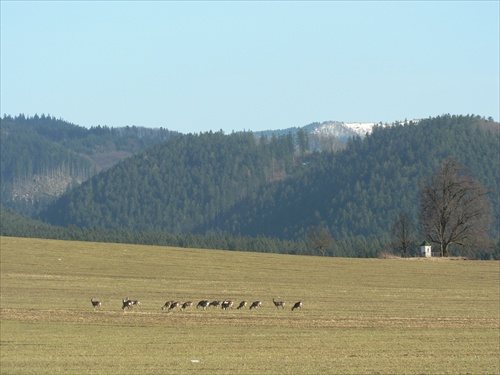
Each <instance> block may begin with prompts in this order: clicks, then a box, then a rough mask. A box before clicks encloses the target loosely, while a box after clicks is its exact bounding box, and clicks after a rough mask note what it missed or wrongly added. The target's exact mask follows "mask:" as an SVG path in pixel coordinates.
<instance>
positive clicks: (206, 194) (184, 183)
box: [42, 132, 300, 233]
mask: <svg viewBox="0 0 500 375" xmlns="http://www.w3.org/2000/svg"><path fill="white" fill-rule="evenodd" d="M297 164H298V163H297V161H296V159H295V143H294V139H293V136H292V135H291V134H289V135H287V136H282V137H272V138H271V139H270V140H268V141H267V140H264V139H262V140H257V139H256V138H255V137H254V135H253V133H251V132H244V133H233V134H231V135H224V134H223V133H222V132H217V133H213V132H209V133H204V134H200V135H192V134H188V135H182V136H179V137H176V138H175V139H174V140H171V141H170V142H166V143H163V144H160V145H157V146H155V147H153V148H151V149H148V150H146V151H145V152H143V153H141V154H139V155H137V156H134V157H131V158H129V159H126V160H124V161H122V162H121V163H119V164H118V165H116V166H115V167H113V168H111V169H109V170H107V171H104V172H102V173H100V174H99V175H97V176H95V177H93V178H92V179H90V180H89V181H86V182H84V183H83V184H82V185H81V186H80V187H78V188H77V189H74V190H73V191H71V192H68V193H67V194H65V195H64V196H62V197H61V198H60V199H59V200H58V201H57V202H55V203H54V204H53V205H51V206H50V207H49V208H48V209H47V210H46V211H45V212H44V213H43V215H42V217H43V218H44V219H46V220H48V221H49V222H51V223H53V224H58V225H65V224H74V225H77V226H84V227H94V226H97V227H106V228H113V229H117V228H130V229H133V230H155V231H167V232H177V233H180V232H190V231H194V230H195V229H196V228H198V227H202V226H204V225H205V223H206V222H209V221H213V222H217V219H218V217H219V216H220V215H223V214H224V213H225V212H227V211H228V210H229V209H231V207H232V206H233V205H235V204H236V203H238V202H241V201H243V200H246V199H252V198H254V197H255V194H256V192H257V190H258V189H259V188H260V187H261V186H262V185H265V184H267V183H271V182H273V181H277V180H280V179H283V178H285V177H286V176H288V175H289V174H290V173H293V172H294V171H296V169H297V168H298V166H297ZM299 165H300V164H299Z"/></svg>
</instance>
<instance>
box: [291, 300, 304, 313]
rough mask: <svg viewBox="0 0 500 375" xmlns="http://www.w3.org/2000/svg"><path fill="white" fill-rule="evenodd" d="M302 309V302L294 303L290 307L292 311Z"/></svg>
mask: <svg viewBox="0 0 500 375" xmlns="http://www.w3.org/2000/svg"><path fill="white" fill-rule="evenodd" d="M301 308H302V302H300V301H299V302H295V305H293V307H292V311H293V310H295V309H301Z"/></svg>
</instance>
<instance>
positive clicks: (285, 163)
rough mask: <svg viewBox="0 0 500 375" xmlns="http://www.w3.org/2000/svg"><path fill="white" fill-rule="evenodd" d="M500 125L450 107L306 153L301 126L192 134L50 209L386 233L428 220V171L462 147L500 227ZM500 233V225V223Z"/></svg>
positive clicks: (151, 225)
mask: <svg viewBox="0 0 500 375" xmlns="http://www.w3.org/2000/svg"><path fill="white" fill-rule="evenodd" d="M498 142H499V135H498V124H497V123H493V122H488V121H484V120H482V119H481V118H479V117H476V116H450V115H445V116H440V117H436V118H431V119H427V120H422V121H420V122H419V123H418V124H413V123H410V124H407V125H404V126H403V125H399V126H393V127H384V128H382V127H380V128H375V129H374V131H373V133H372V134H371V135H369V136H367V137H366V138H364V139H361V138H359V137H356V138H352V139H351V140H350V141H349V143H348V145H347V148H346V149H345V150H344V151H340V152H337V153H334V154H332V153H313V154H307V153H306V154H305V155H304V156H303V157H302V156H301V153H300V152H298V150H297V148H296V143H297V142H296V140H294V137H293V136H292V135H291V134H288V135H284V136H280V137H272V138H271V139H269V138H267V139H266V138H261V139H256V137H254V135H253V134H252V133H250V132H248V133H235V134H231V135H224V134H223V133H212V132H210V133H205V134H200V135H182V136H179V137H177V138H175V140H171V141H169V142H166V143H162V144H159V145H157V146H155V147H153V148H151V149H148V150H146V151H145V152H143V153H141V154H139V155H136V156H134V157H132V158H129V159H126V160H124V161H122V162H120V163H119V164H118V165H116V166H114V167H113V168H111V169H109V170H107V171H104V172H102V173H100V174H99V175H96V176H94V177H93V178H91V179H90V180H89V181H87V182H85V183H83V184H82V185H81V186H80V187H78V188H76V189H74V190H72V191H70V192H67V193H66V194H64V195H63V196H62V197H61V198H60V199H59V200H58V201H57V202H55V203H54V204H53V205H51V206H50V207H49V208H48V209H47V210H45V211H44V212H43V215H42V217H43V218H44V219H45V220H46V221H48V222H50V223H53V224H58V225H68V224H74V225H76V226H83V227H107V228H114V229H116V228H128V229H132V230H153V231H164V232H174V233H175V232H176V233H187V232H190V233H205V232H212V233H216V232H220V231H223V232H227V233H231V234H242V235H251V236H257V235H267V236H272V237H280V238H286V239H297V238H303V237H304V235H305V233H306V231H307V230H308V228H310V227H316V226H326V227H327V228H328V229H329V230H330V232H331V233H332V234H333V236H334V238H335V239H336V240H337V239H340V238H354V237H356V236H357V237H358V238H359V237H361V238H365V239H368V238H369V237H370V236H372V237H374V236H377V237H378V238H387V232H388V228H389V227H390V225H391V224H392V223H393V222H394V221H395V219H396V217H397V215H398V214H399V213H401V212H402V211H406V212H407V213H409V214H410V215H411V217H412V218H413V219H414V220H415V222H416V221H417V217H418V195H419V191H420V187H421V184H422V182H423V181H424V180H425V179H426V178H428V177H429V176H430V175H431V174H432V173H433V172H434V171H435V168H436V167H437V166H438V165H439V164H441V163H442V162H443V160H444V159H445V158H446V157H449V156H452V155H453V156H456V157H457V159H458V160H459V161H461V162H462V163H463V164H464V165H466V166H467V167H469V168H470V170H471V172H472V173H473V175H474V176H475V177H476V178H477V179H479V180H480V181H481V182H482V183H483V184H484V185H486V186H487V187H488V188H490V189H491V190H492V192H493V193H492V194H491V198H492V200H493V207H494V209H495V215H496V216H495V217H496V228H498V223H499V216H500V215H499V212H498V210H499V204H498V203H499V202H498V192H499V186H498V176H499V170H500V166H499V158H498ZM496 235H497V236H498V233H496Z"/></svg>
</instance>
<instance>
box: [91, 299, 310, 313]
mask: <svg viewBox="0 0 500 375" xmlns="http://www.w3.org/2000/svg"><path fill="white" fill-rule="evenodd" d="M90 302H92V306H93V307H94V310H97V309H98V308H99V307H101V301H98V300H94V299H93V298H91V299H90ZM122 302H123V304H122V310H123V311H125V309H128V310H130V309H131V308H132V307H134V306H140V304H141V302H140V301H139V300H131V299H129V298H128V297H127V298H125V299H123V300H122ZM273 303H274V306H276V308H277V309H279V308H280V307H281V308H282V309H285V302H283V301H275V300H274V298H273ZM247 304H248V303H247V301H241V302H240V303H239V305H238V307H236V309H237V310H241V309H243V308H244V307H246V306H247ZM192 305H193V302H191V301H188V302H184V303H181V302H177V301H167V302H165V304H164V305H163V306H162V308H161V309H162V310H167V311H171V310H173V309H175V308H177V307H178V308H180V309H181V310H182V311H184V310H185V309H187V308H188V307H190V306H192ZM233 305H234V302H233V301H230V300H224V301H212V302H210V301H207V300H201V301H200V302H198V304H197V305H196V308H197V309H199V308H201V309H203V310H206V309H207V308H208V307H210V306H213V307H219V306H220V307H221V309H222V310H227V309H232V308H233ZM261 306H262V301H254V302H252V303H251V305H250V310H252V309H256V308H258V307H261ZM300 308H302V302H300V301H299V302H296V303H295V304H294V305H293V306H292V311H294V310H296V309H300Z"/></svg>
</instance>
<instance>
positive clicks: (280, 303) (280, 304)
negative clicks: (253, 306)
mask: <svg viewBox="0 0 500 375" xmlns="http://www.w3.org/2000/svg"><path fill="white" fill-rule="evenodd" d="M273 303H274V306H276V308H277V309H279V308H280V307H281V308H282V309H285V302H283V301H275V300H274V298H273Z"/></svg>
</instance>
